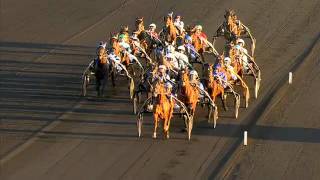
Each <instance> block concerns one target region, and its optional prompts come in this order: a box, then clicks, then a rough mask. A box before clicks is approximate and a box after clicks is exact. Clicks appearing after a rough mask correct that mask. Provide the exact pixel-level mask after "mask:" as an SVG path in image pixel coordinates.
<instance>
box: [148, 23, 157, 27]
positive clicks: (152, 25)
mask: <svg viewBox="0 0 320 180" xmlns="http://www.w3.org/2000/svg"><path fill="white" fill-rule="evenodd" d="M149 27H154V28H157V26H156V24H154V23H151V24H150V25H149Z"/></svg>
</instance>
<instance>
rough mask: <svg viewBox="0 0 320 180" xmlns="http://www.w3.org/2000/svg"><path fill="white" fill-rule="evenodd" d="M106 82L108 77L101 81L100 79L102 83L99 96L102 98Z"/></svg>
mask: <svg viewBox="0 0 320 180" xmlns="http://www.w3.org/2000/svg"><path fill="white" fill-rule="evenodd" d="M107 81H108V76H107V75H106V76H105V77H104V78H103V79H102V83H101V92H100V95H101V96H104V91H105V87H106V84H107Z"/></svg>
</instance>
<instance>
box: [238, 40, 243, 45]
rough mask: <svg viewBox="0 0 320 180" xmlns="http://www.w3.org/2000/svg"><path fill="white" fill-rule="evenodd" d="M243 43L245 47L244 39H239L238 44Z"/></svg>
mask: <svg viewBox="0 0 320 180" xmlns="http://www.w3.org/2000/svg"><path fill="white" fill-rule="evenodd" d="M239 43H242V44H243V45H245V42H244V40H243V39H237V44H239Z"/></svg>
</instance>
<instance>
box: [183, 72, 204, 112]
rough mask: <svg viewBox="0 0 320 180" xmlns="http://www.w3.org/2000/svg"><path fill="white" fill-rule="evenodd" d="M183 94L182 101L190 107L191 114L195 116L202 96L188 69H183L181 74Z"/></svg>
mask: <svg viewBox="0 0 320 180" xmlns="http://www.w3.org/2000/svg"><path fill="white" fill-rule="evenodd" d="M181 95H182V99H183V101H182V102H183V103H184V104H185V105H186V106H187V107H188V109H189V112H190V115H191V116H192V118H193V116H194V113H195V110H196V106H197V103H198V100H199V97H200V90H199V89H198V87H197V86H196V85H194V84H191V83H190V79H189V73H188V72H187V71H183V72H182V74H181Z"/></svg>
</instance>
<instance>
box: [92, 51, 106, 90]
mask: <svg viewBox="0 0 320 180" xmlns="http://www.w3.org/2000/svg"><path fill="white" fill-rule="evenodd" d="M97 56H98V58H97V59H96V62H95V76H96V91H97V96H103V95H104V89H105V86H106V84H107V80H108V73H109V62H108V59H107V52H106V49H105V48H104V47H102V46H100V47H99V48H98V49H97Z"/></svg>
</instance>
